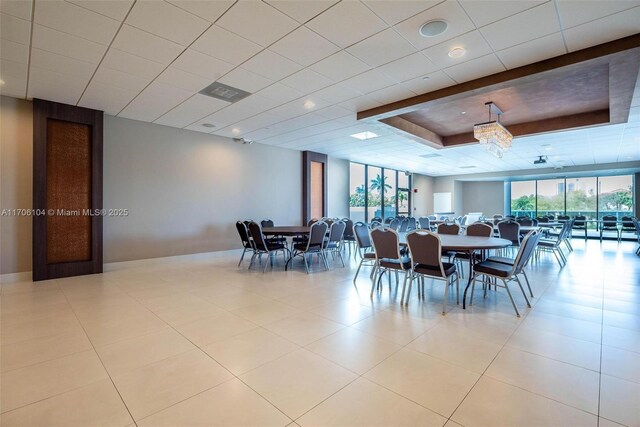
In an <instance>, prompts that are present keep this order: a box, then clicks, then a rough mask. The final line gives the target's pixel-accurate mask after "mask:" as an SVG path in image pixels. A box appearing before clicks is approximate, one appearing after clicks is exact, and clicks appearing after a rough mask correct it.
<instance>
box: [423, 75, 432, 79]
mask: <svg viewBox="0 0 640 427" xmlns="http://www.w3.org/2000/svg"><path fill="white" fill-rule="evenodd" d="M430 78H431V77H429V76H424V77H423V78H422V80H429V79H430Z"/></svg>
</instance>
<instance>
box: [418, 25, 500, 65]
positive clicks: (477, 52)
mask: <svg viewBox="0 0 640 427" xmlns="http://www.w3.org/2000/svg"><path fill="white" fill-rule="evenodd" d="M454 48H463V49H465V50H466V53H465V54H464V55H463V56H462V57H461V58H451V57H450V56H449V51H450V50H451V49H454ZM422 52H423V53H424V54H425V55H426V56H427V57H428V58H430V59H431V60H432V61H433V63H434V64H435V65H436V66H437V67H438V68H446V67H451V66H452V65H457V64H461V63H463V62H465V61H470V60H472V59H475V58H479V57H481V56H485V55H488V54H490V53H492V50H491V47H490V46H489V44H488V43H487V42H486V41H485V40H484V37H482V34H480V33H479V32H478V31H477V30H475V31H470V32H468V33H466V34H463V35H461V36H458V37H455V38H453V39H451V40H447V41H446V42H443V43H440V44H437V45H435V46H431V47H430V48H427V49H425V50H423V51H422Z"/></svg>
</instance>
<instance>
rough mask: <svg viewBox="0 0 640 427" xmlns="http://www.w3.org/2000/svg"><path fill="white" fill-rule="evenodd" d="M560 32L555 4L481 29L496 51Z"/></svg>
mask: <svg viewBox="0 0 640 427" xmlns="http://www.w3.org/2000/svg"><path fill="white" fill-rule="evenodd" d="M558 31H560V24H559V23H558V17H557V14H556V9H555V7H554V4H553V2H548V3H545V4H542V5H540V6H536V7H534V8H532V9H528V10H526V11H524V12H520V13H518V14H516V15H513V16H510V17H509V18H505V19H503V20H500V21H498V22H495V23H493V24H489V25H487V26H486V27H482V28H481V29H480V32H481V33H482V35H483V36H484V37H485V38H486V39H487V41H488V42H489V44H490V45H491V47H492V48H493V49H494V50H501V49H506V48H508V47H511V46H514V45H517V44H520V43H524V42H528V41H530V40H533V39H536V38H539V37H543V36H546V35H548V34H552V33H555V32H558Z"/></svg>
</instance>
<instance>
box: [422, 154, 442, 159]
mask: <svg viewBox="0 0 640 427" xmlns="http://www.w3.org/2000/svg"><path fill="white" fill-rule="evenodd" d="M420 157H422V158H423V159H433V158H434V157H442V156H441V155H440V154H436V153H430V154H423V155H421V156H420Z"/></svg>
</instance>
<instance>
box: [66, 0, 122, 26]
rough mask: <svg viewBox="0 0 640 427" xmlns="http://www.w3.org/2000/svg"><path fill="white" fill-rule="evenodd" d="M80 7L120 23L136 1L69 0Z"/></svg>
mask: <svg viewBox="0 0 640 427" xmlns="http://www.w3.org/2000/svg"><path fill="white" fill-rule="evenodd" d="M69 1H70V2H71V3H74V4H76V5H78V6H81V7H84V8H85V9H89V10H92V11H94V12H97V13H99V14H100V15H104V16H108V17H109V18H113V19H116V20H118V21H122V20H124V18H125V16H127V12H129V9H130V8H131V5H132V4H133V2H134V0H69Z"/></svg>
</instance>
